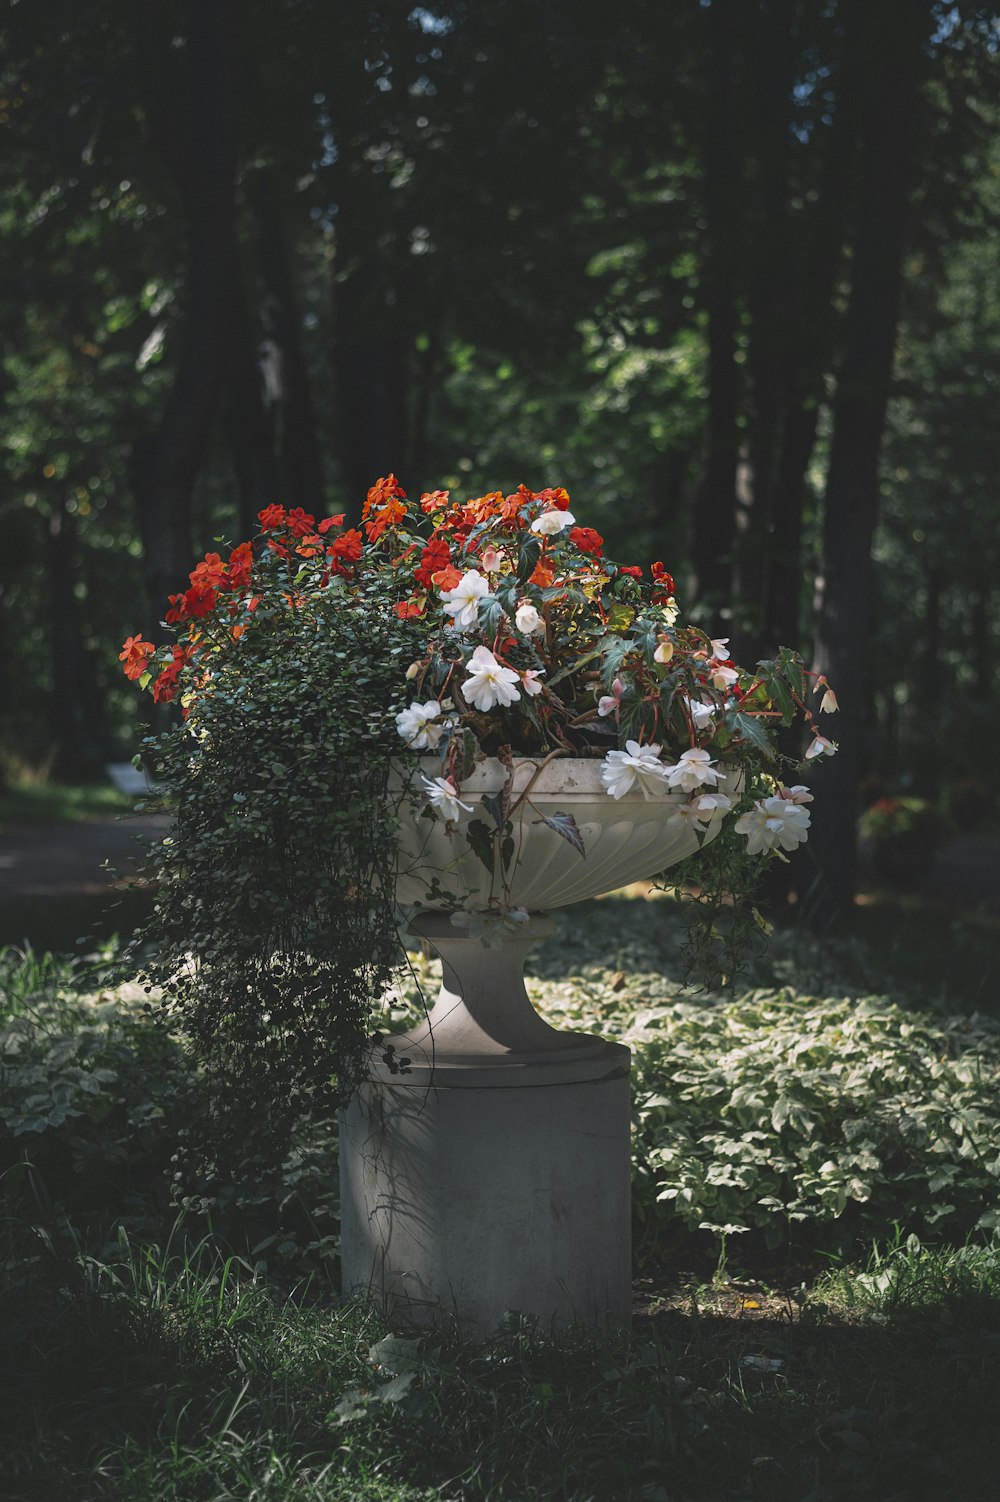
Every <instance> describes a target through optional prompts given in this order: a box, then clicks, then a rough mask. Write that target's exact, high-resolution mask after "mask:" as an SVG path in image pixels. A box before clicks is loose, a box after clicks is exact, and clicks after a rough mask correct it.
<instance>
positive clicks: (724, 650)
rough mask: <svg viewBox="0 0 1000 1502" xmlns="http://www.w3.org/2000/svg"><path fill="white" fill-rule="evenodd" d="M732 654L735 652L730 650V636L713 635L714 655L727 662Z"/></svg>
mask: <svg viewBox="0 0 1000 1502" xmlns="http://www.w3.org/2000/svg"><path fill="white" fill-rule="evenodd" d="M732 655H733V654H732V653H731V652H730V650H729V637H728V636H713V637H712V656H713V657H717V658H718V660H719V661H720V662H726V661H727V659H728V658H730V657H731V656H732Z"/></svg>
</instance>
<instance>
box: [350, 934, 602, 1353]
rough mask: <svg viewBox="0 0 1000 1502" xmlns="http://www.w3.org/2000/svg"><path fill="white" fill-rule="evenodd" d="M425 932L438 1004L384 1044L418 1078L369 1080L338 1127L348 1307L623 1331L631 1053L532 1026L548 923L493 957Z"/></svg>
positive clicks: (475, 943) (487, 1324) (484, 1330)
mask: <svg viewBox="0 0 1000 1502" xmlns="http://www.w3.org/2000/svg"><path fill="white" fill-rule="evenodd" d="M419 926H420V929H421V931H422V932H423V933H424V935H425V936H426V937H427V938H428V939H429V940H430V942H431V943H432V944H433V945H434V946H435V948H437V949H438V951H439V952H440V954H441V956H442V959H443V961H444V981H443V984H442V988H441V993H440V995H439V998H438V1001H437V1004H436V1006H435V1007H434V1010H433V1011H432V1013H431V1015H430V1018H429V1019H428V1024H427V1025H426V1026H425V1027H424V1028H422V1029H419V1030H415V1031H414V1032H413V1033H411V1034H407V1035H403V1036H401V1037H398V1038H394V1039H391V1040H389V1041H390V1042H391V1043H392V1045H393V1049H394V1051H395V1057H396V1058H397V1059H398V1058H401V1057H408V1058H409V1059H410V1060H411V1064H410V1067H409V1068H408V1069H407V1070H406V1071H405V1072H404V1073H401V1074H393V1073H391V1072H390V1071H389V1069H388V1068H387V1067H386V1066H385V1065H384V1064H383V1063H381V1061H379V1062H377V1063H375V1064H373V1067H372V1074H371V1079H370V1082H369V1083H368V1084H366V1085H365V1086H364V1087H363V1088H362V1090H361V1091H360V1092H359V1093H358V1095H357V1096H356V1097H355V1098H354V1100H353V1101H352V1103H351V1105H350V1106H349V1107H348V1109H347V1110H346V1111H345V1113H344V1115H343V1118H342V1122H341V1150H340V1159H341V1247H342V1252H341V1255H342V1266H343V1286H344V1290H345V1292H349V1291H352V1290H356V1289H361V1290H367V1291H369V1292H370V1293H371V1294H372V1295H373V1296H375V1297H376V1298H379V1299H382V1300H384V1301H385V1302H386V1303H387V1305H388V1306H389V1308H390V1310H391V1312H392V1314H393V1315H394V1317H396V1318H397V1319H400V1318H401V1319H405V1320H406V1321H408V1322H412V1323H414V1324H427V1323H433V1322H434V1321H436V1320H440V1319H442V1318H444V1319H448V1318H452V1317H454V1318H456V1319H457V1320H458V1321H459V1323H460V1325H461V1326H462V1327H463V1328H464V1329H467V1330H468V1331H469V1332H470V1333H473V1334H488V1333H489V1332H490V1331H491V1330H492V1329H494V1328H495V1326H496V1325H497V1323H498V1322H499V1320H500V1319H501V1317H502V1316H503V1314H504V1313H505V1312H507V1311H508V1310H517V1311H519V1312H521V1313H523V1314H532V1315H536V1316H537V1317H538V1318H539V1320H540V1321H541V1323H542V1324H543V1326H546V1327H547V1326H550V1325H555V1324H565V1323H568V1322H570V1321H572V1320H585V1321H589V1322H596V1323H600V1322H602V1321H605V1320H609V1319H610V1320H613V1321H617V1322H621V1323H624V1322H627V1320H628V1316H629V1307H630V1280H631V1245H630V1203H629V1088H628V1084H629V1082H628V1074H629V1063H630V1055H629V1051H628V1049H627V1048H624V1047H622V1046H621V1045H620V1044H615V1043H606V1042H604V1041H603V1040H602V1039H599V1038H592V1037H588V1036H587V1035H585V1034H579V1033H561V1032H558V1031H557V1030H556V1029H554V1028H551V1027H549V1025H548V1024H547V1023H546V1022H544V1021H543V1020H542V1018H540V1017H539V1016H538V1014H537V1012H535V1011H534V1009H533V1007H532V1006H531V1003H530V1001H529V1000H528V997H527V994H526V992H525V990H524V983H523V976H522V967H523V961H524V955H525V953H526V951H527V949H528V948H529V947H530V945H531V944H533V943H535V942H536V941H537V940H538V939H539V938H542V937H544V936H545V935H546V933H548V932H549V931H550V930H551V922H550V920H549V919H547V918H545V917H543V916H540V915H539V916H536V917H534V918H533V919H532V921H531V924H530V925H527V926H526V928H525V929H524V930H523V931H521V932H520V933H518V934H517V935H516V936H511V937H508V938H507V939H506V940H505V941H504V942H503V944H502V945H501V947H500V948H499V949H486V948H484V947H483V945H482V944H481V943H480V942H479V940H478V939H474V938H469V937H467V936H464V935H462V934H461V933H460V932H459V931H457V930H456V929H455V928H454V927H453V926H451V925H450V923H449V921H448V918H447V917H446V916H445V915H439V914H428V915H425V916H424V918H423V919H422V920H421V922H420V925H419Z"/></svg>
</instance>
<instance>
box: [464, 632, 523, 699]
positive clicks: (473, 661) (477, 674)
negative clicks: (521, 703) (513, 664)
mask: <svg viewBox="0 0 1000 1502" xmlns="http://www.w3.org/2000/svg"><path fill="white" fill-rule="evenodd" d="M465 666H466V671H467V672H468V675H469V676H468V677H467V678H466V680H465V682H464V683H463V684H462V693H463V694H464V696H465V698H466V699H468V701H469V703H470V704H472V705H473V706H474V707H475V708H476V709H480V710H482V711H483V713H484V714H485V712H486V711H487V710H489V709H492V708H493V706H494V704H502V705H504V706H506V705H508V704H516V703H517V702H518V700H519V699H520V697H521V695H520V694H519V693H518V691H517V689H516V688H515V686H514V685H515V684H517V683H519V682H520V681H521V679H520V674H519V673H515V672H514V670H513V669H512V668H505V667H504V666H503V664H502V663H499V662H497V660H496V658H495V657H494V656H493V653H492V652H491V651H490V649H489V647H477V648H476V650H475V651H474V652H473V654H472V656H471V657H470V658H469V661H468V662H467V663H466V665H465Z"/></svg>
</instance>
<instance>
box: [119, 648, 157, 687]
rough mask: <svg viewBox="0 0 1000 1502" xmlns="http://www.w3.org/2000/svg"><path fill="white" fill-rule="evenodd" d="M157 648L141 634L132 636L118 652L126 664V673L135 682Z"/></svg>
mask: <svg viewBox="0 0 1000 1502" xmlns="http://www.w3.org/2000/svg"><path fill="white" fill-rule="evenodd" d="M155 651H156V648H155V647H154V646H153V643H152V642H151V641H143V639H142V637H141V636H130V637H128V639H127V640H126V642H125V645H124V646H123V647H122V649H121V651H120V652H119V653H118V659H119V661H120V662H123V663H124V664H125V666H124V673H125V677H126V678H131V680H132V681H133V683H134V682H135V680H136V678H140V677H141V676H142V674H143V673H144V672H145V671H146V663H147V662H148V660H149V658H150V657H152V655H153V653H154V652H155Z"/></svg>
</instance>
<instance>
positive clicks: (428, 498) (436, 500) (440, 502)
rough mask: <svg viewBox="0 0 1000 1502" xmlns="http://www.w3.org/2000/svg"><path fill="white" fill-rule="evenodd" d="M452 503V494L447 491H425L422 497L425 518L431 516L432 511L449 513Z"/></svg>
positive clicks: (421, 506)
mask: <svg viewBox="0 0 1000 1502" xmlns="http://www.w3.org/2000/svg"><path fill="white" fill-rule="evenodd" d="M449 501H450V492H449V491H447V490H429V491H425V492H424V494H423V495H422V496H421V497H420V509H421V511H422V512H423V513H424V515H425V516H430V514H431V512H432V511H447V509H448V504H449Z"/></svg>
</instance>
